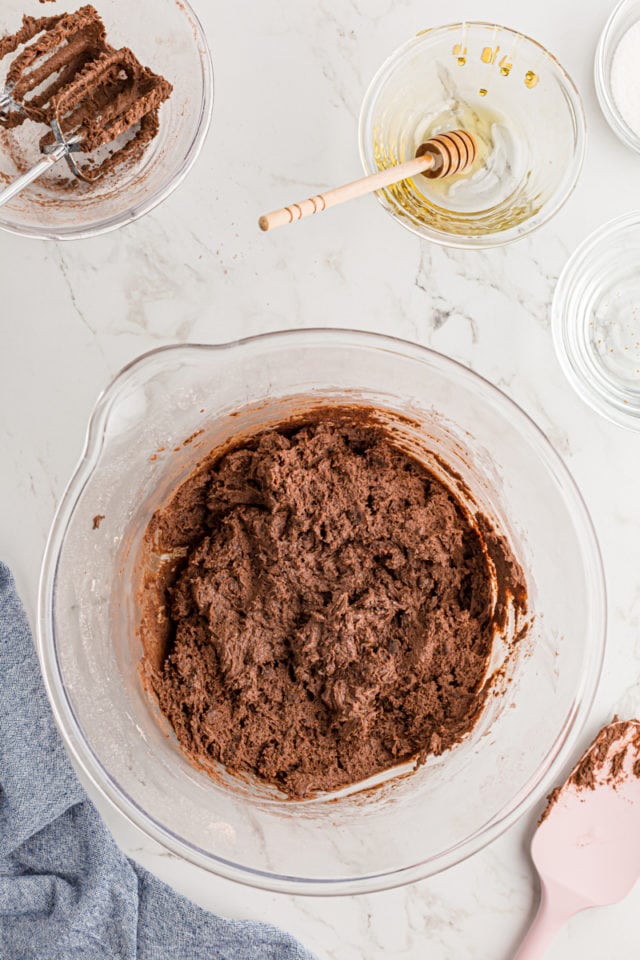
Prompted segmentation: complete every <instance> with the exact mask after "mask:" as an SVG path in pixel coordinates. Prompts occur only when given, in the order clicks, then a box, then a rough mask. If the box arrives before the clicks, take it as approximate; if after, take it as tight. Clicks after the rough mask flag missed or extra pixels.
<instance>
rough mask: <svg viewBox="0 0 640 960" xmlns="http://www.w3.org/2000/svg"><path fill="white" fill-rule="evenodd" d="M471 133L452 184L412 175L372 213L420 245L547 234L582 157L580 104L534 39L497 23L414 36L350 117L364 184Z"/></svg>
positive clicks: (475, 243) (385, 193)
mask: <svg viewBox="0 0 640 960" xmlns="http://www.w3.org/2000/svg"><path fill="white" fill-rule="evenodd" d="M454 129H465V130H468V131H469V132H470V133H472V134H474V136H475V137H476V140H477V143H478V156H477V158H476V160H475V162H474V165H473V167H472V168H471V169H470V170H468V171H466V172H465V173H463V174H458V175H456V176H452V177H448V178H446V179H442V180H434V179H428V178H426V177H424V176H422V175H419V176H417V177H413V178H410V179H408V180H403V181H401V182H400V183H398V184H394V185H393V186H391V187H388V188H387V189H385V190H380V191H378V194H377V196H378V198H379V200H380V202H381V203H382V205H383V207H384V208H385V209H386V210H387V211H388V212H389V213H390V214H391V215H392V216H393V217H394V218H396V219H398V220H399V221H400V222H401V223H402V224H404V226H406V227H408V228H409V229H410V230H412V231H413V232H414V233H417V234H419V236H421V237H424V238H425V239H428V240H434V241H436V242H438V243H442V244H445V245H448V246H456V247H490V246H497V245H499V244H503V243H507V242H509V241H511V240H516V239H518V238H520V237H523V236H525V235H526V234H528V233H531V231H532V230H535V229H537V227H539V226H541V225H542V224H543V223H546V222H547V221H548V220H549V219H550V218H551V217H552V216H553V215H554V214H555V213H556V212H557V211H558V210H559V209H560V207H561V206H562V205H563V203H564V202H565V200H566V199H567V198H568V196H569V195H570V194H571V192H572V190H573V188H574V186H575V184H576V181H577V179H578V175H579V173H580V169H581V166H582V160H583V156H584V147H585V136H586V127H585V119H584V111H583V108H582V102H581V99H580V95H579V93H578V91H577V89H576V87H575V85H574V83H573V81H572V80H571V78H570V77H569V75H568V74H567V73H566V71H565V70H564V69H563V67H562V66H561V65H560V63H559V62H558V61H557V60H556V59H555V57H553V56H552V55H551V54H550V53H549V52H548V51H547V50H545V48H544V47H542V46H541V45H540V44H539V43H536V41H535V40H531V39H530V38H529V37H526V36H524V35H523V34H521V33H518V32H516V31H515V30H510V29H509V28H507V27H501V26H498V25H496V24H490V23H478V22H465V23H455V24H449V25H447V26H442V27H435V28H432V29H428V30H423V31H421V32H420V33H419V34H418V35H417V36H416V37H414V38H412V39H411V40H410V41H409V42H408V43H406V44H404V45H403V46H402V47H400V48H399V49H398V50H396V51H395V53H393V54H392V55H391V57H389V59H388V60H387V61H386V62H385V63H384V64H383V65H382V66H381V67H380V69H379V70H378V72H377V74H376V76H375V77H374V79H373V81H372V82H371V84H370V86H369V89H368V91H367V93H366V95H365V98H364V102H363V105H362V110H361V113H360V129H359V138H360V155H361V158H362V163H363V166H364V169H365V172H366V173H367V174H370V173H375V172H377V171H378V170H383V169H385V168H387V167H389V166H392V165H394V164H397V163H402V162H403V161H405V160H410V159H411V158H412V157H414V156H415V153H416V149H417V148H418V147H419V146H420V144H421V143H423V142H424V141H425V140H428V139H429V138H430V137H433V136H435V135H436V134H437V133H441V132H443V131H446V130H454Z"/></svg>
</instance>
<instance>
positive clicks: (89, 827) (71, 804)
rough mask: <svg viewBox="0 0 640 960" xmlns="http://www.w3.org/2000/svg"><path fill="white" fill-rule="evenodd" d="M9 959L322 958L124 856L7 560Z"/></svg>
mask: <svg viewBox="0 0 640 960" xmlns="http://www.w3.org/2000/svg"><path fill="white" fill-rule="evenodd" d="M238 890H239V892H240V891H241V890H242V888H240V887H239V888H238ZM0 958H2V960H254V958H255V960H262V958H268V960H313V958H312V955H311V954H310V953H309V952H308V951H306V950H305V949H304V948H303V947H301V946H300V945H299V944H298V943H297V942H296V941H295V940H294V939H293V938H292V937H290V936H289V935H288V934H286V933H283V932H282V931H280V930H277V929H275V928H274V927H270V926H267V925H265V924H261V923H254V922H245V921H237V920H223V919H221V918H220V917H215V916H213V915H212V914H209V913H206V912H205V911H204V910H201V909H200V908H199V907H197V906H196V905H195V904H193V903H191V902H190V901H189V900H186V899H185V898H184V897H181V896H178V894H177V893H175V892H174V891H173V890H171V888H170V887H167V886H166V885H165V884H163V883H161V882H160V881H159V880H157V879H156V878H155V877H153V876H152V875H151V874H150V873H148V872H147V871H146V870H143V869H142V867H139V866H138V865H137V864H135V863H132V862H131V861H130V860H128V859H127V858H126V857H125V856H124V854H123V853H121V851H120V850H119V848H118V847H117V846H116V844H115V842H114V840H113V839H112V837H111V835H110V834H109V832H108V830H107V828H106V827H105V825H104V824H103V822H102V820H101V819H100V816H99V814H98V813H97V811H96V810H95V808H94V807H93V806H92V804H91V803H90V802H89V800H87V797H86V795H85V794H84V792H83V790H82V787H81V786H80V784H79V782H78V780H77V778H76V776H75V774H74V772H73V769H72V767H71V764H70V763H69V760H68V759H67V756H66V754H65V751H64V748H63V746H62V742H61V740H60V737H59V735H58V732H57V730H56V727H55V724H54V721H53V716H52V713H51V709H50V707H49V703H48V701H47V698H46V694H45V692H44V687H43V684H42V679H41V676H40V666H39V664H38V659H37V656H36V653H35V650H34V648H33V643H32V640H31V634H30V631H29V626H28V624H27V620H26V617H25V615H24V610H23V609H22V605H21V603H20V600H19V599H18V597H17V595H16V590H15V585H14V582H13V578H12V576H11V574H10V572H9V570H8V569H7V567H6V566H4V564H2V563H0Z"/></svg>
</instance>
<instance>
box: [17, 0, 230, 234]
mask: <svg viewBox="0 0 640 960" xmlns="http://www.w3.org/2000/svg"><path fill="white" fill-rule="evenodd" d="M78 6H79V4H78V2H77V0H57V2H56V4H55V8H53V9H52V10H51V11H49V10H45V8H43V6H42V4H41V3H39V2H36V0H25V3H23V4H22V5H21V6H20V7H17V6H16V4H15V3H9V2H7V0H5V2H2V0H0V34H7V33H15V31H16V30H17V29H18V27H19V25H20V18H21V13H28V14H32V15H33V16H42V15H43V13H45V14H52V15H53V14H58V13H62V12H66V11H69V12H70V11H73V10H76V9H77V8H78ZM99 13H100V15H101V16H102V19H103V20H104V23H105V26H106V29H107V35H108V39H109V42H110V43H111V45H112V46H114V47H130V48H131V49H132V50H133V52H134V53H135V55H136V56H137V57H138V59H139V60H140V61H141V62H142V63H143V64H144V65H145V66H148V67H150V68H151V69H152V70H154V71H155V72H156V73H161V74H162V75H163V76H165V77H166V78H167V80H169V81H170V82H171V83H172V84H173V93H172V95H171V97H170V99H169V100H168V101H167V102H166V103H164V104H163V105H162V107H161V108H160V130H159V133H158V135H157V137H156V138H155V139H154V140H153V141H152V143H151V144H150V146H149V147H148V149H147V150H146V151H145V153H144V156H143V157H142V158H141V159H140V161H139V162H138V163H136V164H133V165H131V166H123V167H122V168H120V169H118V170H116V171H115V172H114V173H113V174H112V175H110V176H107V177H105V178H104V180H99V181H97V183H95V184H86V183H83V182H80V181H78V180H74V179H73V177H72V176H71V174H70V171H69V169H68V167H67V165H66V163H65V161H64V160H61V161H60V162H59V163H58V164H56V166H55V167H54V168H53V169H52V170H51V171H50V172H48V173H47V174H45V175H44V176H43V177H42V178H41V179H40V180H38V181H37V182H36V183H34V184H32V185H31V186H30V187H28V188H27V189H26V190H25V191H24V192H23V193H22V194H20V196H18V197H16V198H15V199H13V200H11V201H10V202H9V203H8V204H6V205H5V206H4V207H0V228H2V229H5V230H9V231H11V232H12V233H19V234H22V235H23V236H28V237H41V238H54V239H58V240H67V239H76V238H79V237H90V236H96V235H97V234H100V233H107V232H108V231H110V230H114V229H116V228H117V227H121V226H123V224H126V223H130V222H131V221H133V220H137V219H138V218H139V217H141V216H143V215H144V214H145V213H148V212H149V211H150V210H153V208H154V207H155V206H157V205H158V204H159V203H161V202H162V201H163V200H164V199H166V197H168V196H169V194H170V193H172V191H173V190H175V188H176V187H177V186H178V184H179V183H181V182H182V180H183V179H184V177H185V176H186V175H187V173H188V171H189V170H190V169H191V166H192V165H193V163H194V161H195V159H196V157H197V156H198V153H199V152H200V149H201V147H202V144H203V142H204V139H205V136H206V134H207V130H208V127H209V122H210V119H211V110H212V106H213V72H212V67H211V56H210V53H209V48H208V46H207V41H206V38H205V35H204V31H203V29H202V26H201V25H200V22H199V21H198V18H197V17H196V15H195V13H194V12H193V10H192V9H191V7H190V6H189V3H188V2H187V0H136V2H135V3H129V4H127V3H123V2H122V0H101V2H100V4H99ZM10 62H11V56H8V57H6V58H5V59H4V60H0V89H1V88H2V86H3V83H4V77H5V74H6V71H7V67H8V66H9V63H10ZM46 129H47V128H46V127H44V126H42V125H41V124H35V123H32V122H28V123H25V124H23V125H22V126H20V127H18V128H17V129H16V130H15V131H8V130H5V129H4V128H0V185H4V184H6V183H9V182H10V181H11V180H14V179H15V178H16V176H18V175H19V174H20V173H22V172H24V170H26V169H27V168H29V167H31V166H32V165H33V164H34V163H36V162H37V161H38V159H39V158H40V156H41V154H40V149H39V146H38V141H39V139H40V137H41V136H42V134H43V132H45V131H46Z"/></svg>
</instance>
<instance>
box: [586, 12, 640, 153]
mask: <svg viewBox="0 0 640 960" xmlns="http://www.w3.org/2000/svg"><path fill="white" fill-rule="evenodd" d="M639 20H640V0H621V3H619V4H618V5H617V7H616V8H615V9H614V10H613V12H612V13H611V16H610V17H609V19H608V20H607V22H606V24H605V28H604V30H603V31H602V34H601V36H600V41H599V43H598V48H597V50H596V59H595V65H594V79H595V85H596V93H597V95H598V100H599V101H600V107H601V109H602V112H603V113H604V115H605V119H606V121H607V123H608V124H609V126H610V127H611V129H612V130H613V132H614V133H615V134H616V136H617V137H619V138H620V140H622V142H623V143H624V144H626V145H627V146H628V147H631V149H632V150H635V151H636V153H640V136H638V134H636V133H634V131H633V130H632V129H631V127H630V126H629V124H628V123H627V121H626V120H625V119H624V117H623V116H622V114H621V113H620V111H619V109H618V106H617V104H616V102H615V99H614V96H613V91H612V87H611V69H612V66H613V59H614V56H615V53H616V50H617V49H618V45H619V43H620V41H621V40H622V38H623V37H624V35H625V33H626V32H627V30H629V29H630V28H631V27H632V26H633V25H634V24H635V23H637V22H638V21H639Z"/></svg>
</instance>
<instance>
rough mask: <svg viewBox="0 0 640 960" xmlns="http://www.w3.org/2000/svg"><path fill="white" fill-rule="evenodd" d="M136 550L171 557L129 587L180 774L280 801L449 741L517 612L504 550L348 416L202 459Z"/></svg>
mask: <svg viewBox="0 0 640 960" xmlns="http://www.w3.org/2000/svg"><path fill="white" fill-rule="evenodd" d="M480 530H483V531H484V532H483V533H481V532H480ZM489 539H492V540H493V543H492V544H491V546H490V547H489V546H488V543H487V541H488V540H489ZM147 542H148V545H149V549H150V551H151V552H152V553H153V554H154V555H156V556H157V555H158V554H161V553H163V552H165V553H166V552H167V551H173V555H174V556H175V555H176V554H177V555H178V557H179V559H177V560H176V561H175V562H174V564H173V566H171V567H170V570H169V572H168V573H167V570H165V571H164V574H163V575H160V574H154V573H150V574H149V575H148V576H147V580H146V586H145V611H146V612H145V616H144V619H143V624H142V639H143V643H144V648H145V661H144V666H145V672H146V676H147V678H148V681H149V684H150V686H151V688H152V690H153V691H154V692H155V695H156V696H157V699H158V701H159V704H160V708H161V710H162V712H163V713H164V715H165V716H166V717H167V718H168V720H169V722H170V723H171V725H172V727H173V729H174V731H175V733H176V735H177V737H178V740H179V741H180V743H181V745H182V746H183V748H184V749H185V750H186V751H187V753H188V754H189V755H190V757H191V758H192V759H193V760H194V761H195V762H197V763H201V764H203V765H205V766H207V765H209V766H210V765H211V761H219V762H220V763H222V764H223V765H224V766H225V767H226V768H227V769H228V770H229V771H232V772H246V773H249V774H252V775H254V776H256V777H258V778H260V779H261V780H263V781H266V782H267V783H269V784H274V785H276V786H277V787H279V788H280V789H281V790H282V791H283V792H284V793H286V794H287V795H288V796H290V797H293V798H302V797H306V796H309V795H310V794H313V793H315V792H317V791H330V790H335V789H336V788H339V787H342V786H345V785H347V784H352V783H354V782H357V781H359V780H362V779H364V778H366V777H369V776H371V775H373V774H375V773H378V772H380V771H383V770H385V769H388V768H390V767H392V766H394V765H396V764H398V763H400V762H401V761H406V760H410V759H415V760H416V761H417V762H418V763H422V762H424V760H425V759H426V757H427V756H428V755H429V754H439V753H441V752H443V751H444V750H447V749H448V748H449V747H451V746H452V745H453V744H455V743H456V742H457V741H459V740H460V739H461V738H462V737H463V736H464V735H465V734H466V733H468V732H469V731H470V730H471V729H472V727H473V726H474V724H475V722H476V720H477V719H478V716H479V714H480V712H481V710H482V707H483V703H484V700H485V696H486V690H487V686H486V684H485V680H486V674H487V667H488V662H489V657H490V654H491V648H492V641H493V638H494V634H495V631H496V629H498V628H499V627H501V626H503V623H502V620H503V618H504V615H505V609H504V606H503V605H502V604H501V603H497V602H496V600H495V598H496V597H497V596H502V597H505V596H509V595H510V596H512V597H514V598H515V601H516V603H517V605H519V606H520V607H521V608H523V607H524V606H525V602H526V601H525V589H524V580H523V576H522V571H521V570H520V567H519V566H518V564H517V562H516V561H515V559H514V558H513V556H512V554H511V552H510V550H509V548H508V546H507V545H506V543H505V542H504V541H501V540H500V538H499V537H497V536H495V535H494V534H493V533H492V531H491V530H490V528H489V527H488V526H487V525H486V522H484V523H483V524H478V523H476V522H474V521H472V519H471V518H470V517H469V516H468V515H467V513H466V512H465V510H464V509H463V507H462V506H461V504H460V502H459V501H458V500H457V499H456V497H455V496H454V494H453V493H452V492H451V491H450V490H449V489H447V488H446V487H445V486H444V485H443V484H442V483H441V482H440V481H439V480H438V479H437V478H436V477H435V476H434V475H433V474H432V473H430V472H429V471H428V470H427V469H426V468H425V467H424V466H422V465H421V464H420V463H418V462H417V461H416V460H414V459H412V458H411V457H410V456H409V455H407V454H406V453H404V452H402V451H401V450H400V449H398V448H397V447H395V446H394V443H393V439H392V437H391V435H390V434H389V433H388V432H387V430H386V429H385V428H383V427H382V426H379V425H378V424H377V423H376V421H375V418H374V417H373V416H372V415H368V414H366V413H364V412H362V411H361V412H359V413H357V412H354V411H350V410H347V409H337V408H334V409H333V410H327V411H325V412H324V413H323V414H322V415H316V416H315V419H314V420H313V421H311V422H307V423H296V424H288V425H283V426H281V427H280V428H278V429H272V430H268V431H266V432H263V433H260V434H258V435H256V436H254V437H251V438H250V439H249V440H245V441H243V442H242V443H241V445H239V446H237V447H236V448H234V449H228V450H227V451H226V452H224V453H223V454H221V455H218V456H216V455H215V454H214V455H212V457H211V458H210V459H209V461H208V463H207V464H206V465H205V466H204V467H202V468H200V469H199V470H198V471H196V473H195V474H194V475H193V476H192V477H191V478H190V479H189V480H187V481H186V482H185V483H184V484H183V485H182V486H181V487H180V488H179V489H178V490H177V492H176V493H175V495H174V496H173V497H172V499H171V500H170V502H169V503H168V505H166V506H165V507H163V508H162V509H161V510H159V511H158V512H157V513H156V515H155V516H154V518H153V520H152V522H151V525H150V527H149V530H148V531H147ZM496 552H498V553H500V557H501V562H500V563H499V564H496V565H495V566H494V565H493V564H492V562H491V561H490V559H489V556H490V555H491V554H492V553H493V554H496ZM498 567H499V568H500V577H501V578H502V581H503V582H502V583H501V584H499V585H496V584H495V583H492V578H495V571H496V569H497V568H498ZM496 587H497V589H496Z"/></svg>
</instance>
